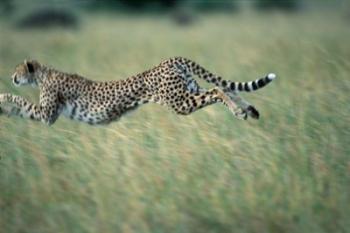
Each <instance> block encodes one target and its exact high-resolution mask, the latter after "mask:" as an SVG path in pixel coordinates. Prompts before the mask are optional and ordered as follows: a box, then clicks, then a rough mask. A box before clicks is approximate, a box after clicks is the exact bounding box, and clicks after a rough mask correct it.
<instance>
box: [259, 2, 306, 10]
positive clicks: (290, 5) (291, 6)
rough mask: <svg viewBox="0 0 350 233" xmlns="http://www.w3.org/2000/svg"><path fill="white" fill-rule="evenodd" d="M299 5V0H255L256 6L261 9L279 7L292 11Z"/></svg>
mask: <svg viewBox="0 0 350 233" xmlns="http://www.w3.org/2000/svg"><path fill="white" fill-rule="evenodd" d="M299 6H300V1H299V0H256V7H257V8H258V9H261V10H269V9H280V10H287V11H294V10H297V9H298V8H299Z"/></svg>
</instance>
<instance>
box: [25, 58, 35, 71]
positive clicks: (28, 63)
mask: <svg viewBox="0 0 350 233" xmlns="http://www.w3.org/2000/svg"><path fill="white" fill-rule="evenodd" d="M24 64H26V66H27V69H28V71H29V73H31V74H32V73H34V64H33V62H31V61H27V60H24Z"/></svg>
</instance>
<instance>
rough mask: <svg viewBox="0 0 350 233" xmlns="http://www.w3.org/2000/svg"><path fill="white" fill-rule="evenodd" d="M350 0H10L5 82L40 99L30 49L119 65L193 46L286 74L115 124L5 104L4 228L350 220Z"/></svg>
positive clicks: (133, 67) (237, 66) (90, 73)
mask: <svg viewBox="0 0 350 233" xmlns="http://www.w3.org/2000/svg"><path fill="white" fill-rule="evenodd" d="M349 24H350V4H349V2H348V1H340V0H339V1H336V0H335V1H331V0H329V1H326V0H324V1H322V0H318V1H316V0H315V1H312V0H309V1H302V0H279V1H278V0H247V1H243V0H241V1H233V0H231V1H229V0H227V1H226V0H220V1H214V0H212V1H206V0H196V1H190V0H179V1H175V0H165V1H160V0H159V1H141V0H140V1H138V0H129V1H128V0H28V1H24V0H23V1H19V0H2V1H0V93H7V92H10V93H13V94H17V95H22V96H24V97H26V98H28V99H29V100H31V101H33V102H34V103H38V98H39V93H38V90H35V89H33V88H31V87H21V88H15V87H14V86H13V85H12V83H11V78H10V77H11V74H12V73H13V71H14V67H15V66H16V64H18V63H21V62H22V61H23V60H24V59H26V58H27V59H28V58H32V59H37V60H38V61H40V62H41V63H43V64H47V65H50V66H52V67H55V68H57V69H59V70H62V71H66V72H70V73H79V74H81V75H83V76H85V77H87V78H90V79H94V80H118V79H123V78H126V77H128V76H131V75H135V74H137V73H140V72H143V71H144V70H146V69H149V68H151V67H153V66H155V65H157V64H158V63H160V62H161V61H163V60H164V59H167V58H169V57H173V56H184V57H187V58H190V59H192V60H194V61H196V62H198V63H199V64H201V65H203V66H204V67H206V68H207V69H209V70H210V71H212V72H214V73H216V74H218V75H221V76H223V77H224V78H226V79H229V80H236V81H248V80H252V79H256V78H259V77H262V76H264V75H265V74H267V73H269V72H275V73H277V75H278V78H277V79H276V80H275V81H274V82H273V83H272V84H270V85H269V86H267V87H266V88H264V89H261V90H259V91H257V92H254V93H242V95H243V97H244V98H246V99H247V100H248V101H250V102H251V103H252V104H254V105H255V106H256V107H257V109H258V110H259V111H260V113H261V119H260V120H259V121H253V120H250V121H239V120H237V119H235V118H234V117H233V116H232V115H231V113H230V112H229V111H227V109H226V108H225V107H224V106H221V105H219V104H217V105H212V106H210V107H206V108H204V109H202V110H200V111H197V112H195V113H193V114H191V115H189V116H186V117H184V116H178V115H175V114H173V113H171V112H169V111H168V110H166V109H165V108H163V107H161V106H159V105H154V104H148V105H145V106H142V107H140V108H139V109H138V110H137V111H134V112H132V113H130V114H128V115H126V116H124V117H122V118H121V119H120V120H119V121H118V122H115V123H112V124H110V125H108V126H97V127H96V126H95V127H93V126H89V125H86V124H82V123H79V122H73V121H70V120H69V119H66V118H63V117H62V118H59V120H58V121H57V122H56V123H55V124H54V125H52V126H51V127H47V126H45V125H43V124H41V123H38V122H32V121H30V120H24V119H20V118H7V117H5V116H0V232H6V233H10V232H11V233H12V232H18V233H20V232H21V233H22V232H35V233H40V232H152V233H155V232H257V233H258V232H259V233H262V232H266V233H267V232H276V233H277V232H278V233H280V232H298V233H300V232H317V233H322V232H342V233H344V232H350V230H349V229H350V222H349V216H350V204H349V203H350V146H349V143H350V140H349V139H350V133H349V126H350V120H349V119H350V118H349V115H350V105H349V102H350V95H349V91H350V79H349V73H350V43H349V39H350V31H349V29H350V28H349Z"/></svg>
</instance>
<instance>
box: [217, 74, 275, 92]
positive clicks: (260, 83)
mask: <svg viewBox="0 0 350 233" xmlns="http://www.w3.org/2000/svg"><path fill="white" fill-rule="evenodd" d="M275 78H276V74H274V73H269V74H268V75H266V76H265V77H264V78H260V79H257V80H254V81H249V82H232V81H226V80H222V81H221V82H220V83H218V84H219V86H220V87H223V88H224V89H225V90H230V91H247V92H250V91H256V90H258V89H260V88H262V87H264V86H266V85H267V84H269V83H270V82H272V80H274V79H275ZM225 81H226V83H225Z"/></svg>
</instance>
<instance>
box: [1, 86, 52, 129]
mask: <svg viewBox="0 0 350 233" xmlns="http://www.w3.org/2000/svg"><path fill="white" fill-rule="evenodd" d="M47 106H50V107H52V109H57V106H56V104H47V103H44V104H43V103H42V101H41V103H40V105H39V106H38V105H36V104H34V103H31V102H30V101H28V100H26V99H25V98H23V97H22V96H17V95H12V94H9V93H6V94H0V114H1V113H3V114H6V115H7V116H20V117H24V118H30V119H32V120H36V121H42V122H43V123H46V124H48V125H50V124H53V123H54V122H55V120H56V119H57V116H55V113H56V112H57V111H55V110H53V111H52V110H50V108H48V107H47Z"/></svg>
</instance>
